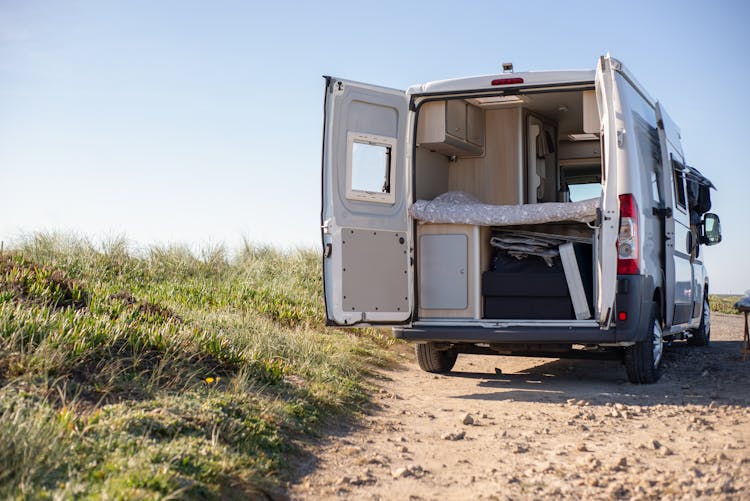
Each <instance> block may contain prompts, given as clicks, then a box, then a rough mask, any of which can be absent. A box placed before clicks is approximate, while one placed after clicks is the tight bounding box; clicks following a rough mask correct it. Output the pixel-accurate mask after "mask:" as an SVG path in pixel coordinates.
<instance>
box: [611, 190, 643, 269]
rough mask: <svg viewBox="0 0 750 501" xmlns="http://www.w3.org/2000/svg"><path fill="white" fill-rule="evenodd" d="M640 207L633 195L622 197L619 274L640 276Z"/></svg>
mask: <svg viewBox="0 0 750 501" xmlns="http://www.w3.org/2000/svg"><path fill="white" fill-rule="evenodd" d="M640 272H641V270H640V266H639V265H638V205H636V203H635V198H633V195H631V194H629V193H628V194H625V195H620V233H619V234H618V236H617V274H618V275H638V274H639V273H640Z"/></svg>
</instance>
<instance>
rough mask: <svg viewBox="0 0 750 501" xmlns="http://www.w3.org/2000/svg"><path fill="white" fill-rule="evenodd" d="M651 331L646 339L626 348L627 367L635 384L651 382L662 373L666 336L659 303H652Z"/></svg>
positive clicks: (629, 377) (630, 379) (630, 378)
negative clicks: (662, 325) (663, 333)
mask: <svg viewBox="0 0 750 501" xmlns="http://www.w3.org/2000/svg"><path fill="white" fill-rule="evenodd" d="M648 325H649V332H648V334H647V336H646V339H644V340H643V341H638V342H637V343H635V344H634V345H632V346H628V347H627V348H625V369H626V371H627V373H628V380H629V381H630V382H631V383H633V384H651V383H655V382H656V381H658V380H659V376H660V375H661V359H662V354H663V353H664V338H663V335H662V329H661V320H660V319H659V303H657V302H653V303H652V304H651V316H650V318H649V323H648Z"/></svg>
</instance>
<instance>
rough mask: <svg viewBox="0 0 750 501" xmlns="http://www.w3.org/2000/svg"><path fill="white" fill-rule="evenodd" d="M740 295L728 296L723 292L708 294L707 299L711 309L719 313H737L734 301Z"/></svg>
mask: <svg viewBox="0 0 750 501" xmlns="http://www.w3.org/2000/svg"><path fill="white" fill-rule="evenodd" d="M741 298H742V296H729V295H723V294H709V296H708V301H709V304H710V305H711V311H718V312H720V313H729V314H739V311H737V309H735V307H734V303H736V302H737V301H739V300H740V299H741Z"/></svg>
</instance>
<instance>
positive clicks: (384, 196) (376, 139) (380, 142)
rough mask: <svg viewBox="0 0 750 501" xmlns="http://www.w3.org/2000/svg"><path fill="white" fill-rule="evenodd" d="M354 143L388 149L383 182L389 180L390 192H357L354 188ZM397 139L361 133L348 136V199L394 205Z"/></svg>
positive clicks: (351, 133)
mask: <svg viewBox="0 0 750 501" xmlns="http://www.w3.org/2000/svg"><path fill="white" fill-rule="evenodd" d="M354 143H360V144H369V145H373V146H384V147H386V148H388V154H387V155H388V165H387V166H386V169H387V172H385V173H384V176H383V181H384V182H385V180H386V178H387V179H388V191H387V192H376V191H365V190H356V189H354V188H353V187H352V182H353V180H354V176H353V167H354V165H353V153H354ZM397 143H398V140H397V139H396V138H395V137H385V136H376V135H374V134H363V133H361V132H351V131H350V132H349V133H348V134H347V136H346V198H347V199H349V200H358V201H362V202H374V203H381V204H391V205H392V204H394V203H395V202H396V189H395V180H396V162H397V159H398V156H397V154H398V151H397V148H396V145H397Z"/></svg>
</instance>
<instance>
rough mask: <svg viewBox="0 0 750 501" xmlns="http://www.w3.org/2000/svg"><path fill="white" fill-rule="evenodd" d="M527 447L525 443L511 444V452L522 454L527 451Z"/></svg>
mask: <svg viewBox="0 0 750 501" xmlns="http://www.w3.org/2000/svg"><path fill="white" fill-rule="evenodd" d="M528 450H529V448H528V446H527V445H525V444H516V445H515V446H513V451H512V452H513V453H514V454H523V453H524V452H528Z"/></svg>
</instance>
